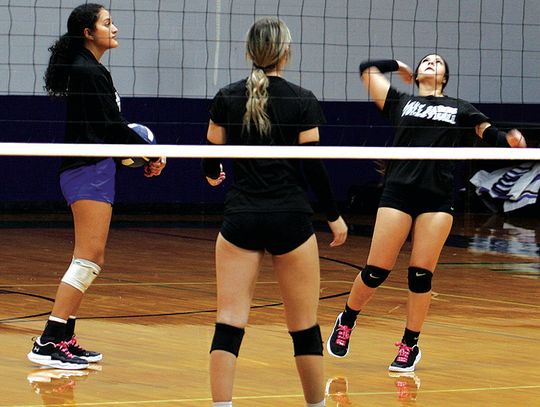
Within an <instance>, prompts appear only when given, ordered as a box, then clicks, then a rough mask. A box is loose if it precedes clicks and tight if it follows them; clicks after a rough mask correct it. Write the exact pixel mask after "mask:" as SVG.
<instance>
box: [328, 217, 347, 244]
mask: <svg viewBox="0 0 540 407" xmlns="http://www.w3.org/2000/svg"><path fill="white" fill-rule="evenodd" d="M328 226H330V230H331V231H332V234H333V235H334V240H332V242H331V243H330V247H336V246H341V245H342V244H343V243H345V240H347V232H348V228H347V224H346V223H345V221H344V220H343V218H342V217H341V216H340V217H339V218H337V219H336V220H334V221H332V222H328Z"/></svg>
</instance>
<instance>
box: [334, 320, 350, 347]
mask: <svg viewBox="0 0 540 407" xmlns="http://www.w3.org/2000/svg"><path fill="white" fill-rule="evenodd" d="M351 332H352V328H349V327H348V326H347V325H339V326H338V335H337V339H336V343H337V344H338V345H339V346H347V341H348V340H349V338H350V337H351Z"/></svg>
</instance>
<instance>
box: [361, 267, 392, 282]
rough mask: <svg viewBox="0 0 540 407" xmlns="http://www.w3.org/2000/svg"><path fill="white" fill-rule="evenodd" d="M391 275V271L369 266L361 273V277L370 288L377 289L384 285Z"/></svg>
mask: <svg viewBox="0 0 540 407" xmlns="http://www.w3.org/2000/svg"><path fill="white" fill-rule="evenodd" d="M389 274H390V270H386V269H383V268H381V267H377V266H371V265H369V264H368V265H367V266H366V267H364V269H363V270H362V272H361V273H360V277H361V278H362V281H363V282H364V284H365V285H367V286H368V287H370V288H377V287H378V286H380V285H381V284H382V283H384V280H386V278H387V277H388V275H389Z"/></svg>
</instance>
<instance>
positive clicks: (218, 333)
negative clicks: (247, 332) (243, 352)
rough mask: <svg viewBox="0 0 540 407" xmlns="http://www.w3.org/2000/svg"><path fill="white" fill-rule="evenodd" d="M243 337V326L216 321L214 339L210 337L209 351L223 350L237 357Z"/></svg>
mask: <svg viewBox="0 0 540 407" xmlns="http://www.w3.org/2000/svg"><path fill="white" fill-rule="evenodd" d="M243 337H244V329H243V328H237V327H235V326H232V325H227V324H222V323H220V322H217V323H216V328H215V331H214V339H212V346H211V347H210V353H212V351H215V350H223V351H225V352H229V353H232V354H233V355H234V356H236V357H238V352H239V351H240V345H241V344H242V338H243Z"/></svg>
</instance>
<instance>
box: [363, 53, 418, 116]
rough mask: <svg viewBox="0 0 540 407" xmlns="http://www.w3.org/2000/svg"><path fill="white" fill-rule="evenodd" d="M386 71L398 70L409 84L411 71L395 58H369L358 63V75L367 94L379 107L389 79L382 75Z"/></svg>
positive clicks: (386, 92) (411, 76)
mask: <svg viewBox="0 0 540 407" xmlns="http://www.w3.org/2000/svg"><path fill="white" fill-rule="evenodd" d="M386 72H398V73H399V75H400V76H401V79H402V80H403V82H405V83H407V84H411V83H412V81H413V73H412V70H411V68H409V66H408V65H406V64H404V63H403V62H401V61H396V60H395V59H381V60H369V61H364V62H362V63H361V64H360V76H361V78H362V82H363V83H364V85H365V87H366V89H367V91H368V94H369V96H370V97H371V99H372V100H373V102H375V104H376V105H377V107H378V108H379V109H381V110H382V109H383V107H384V101H385V100H386V95H387V94H388V89H390V81H389V80H388V79H387V78H386V77H385V76H384V73H386Z"/></svg>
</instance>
